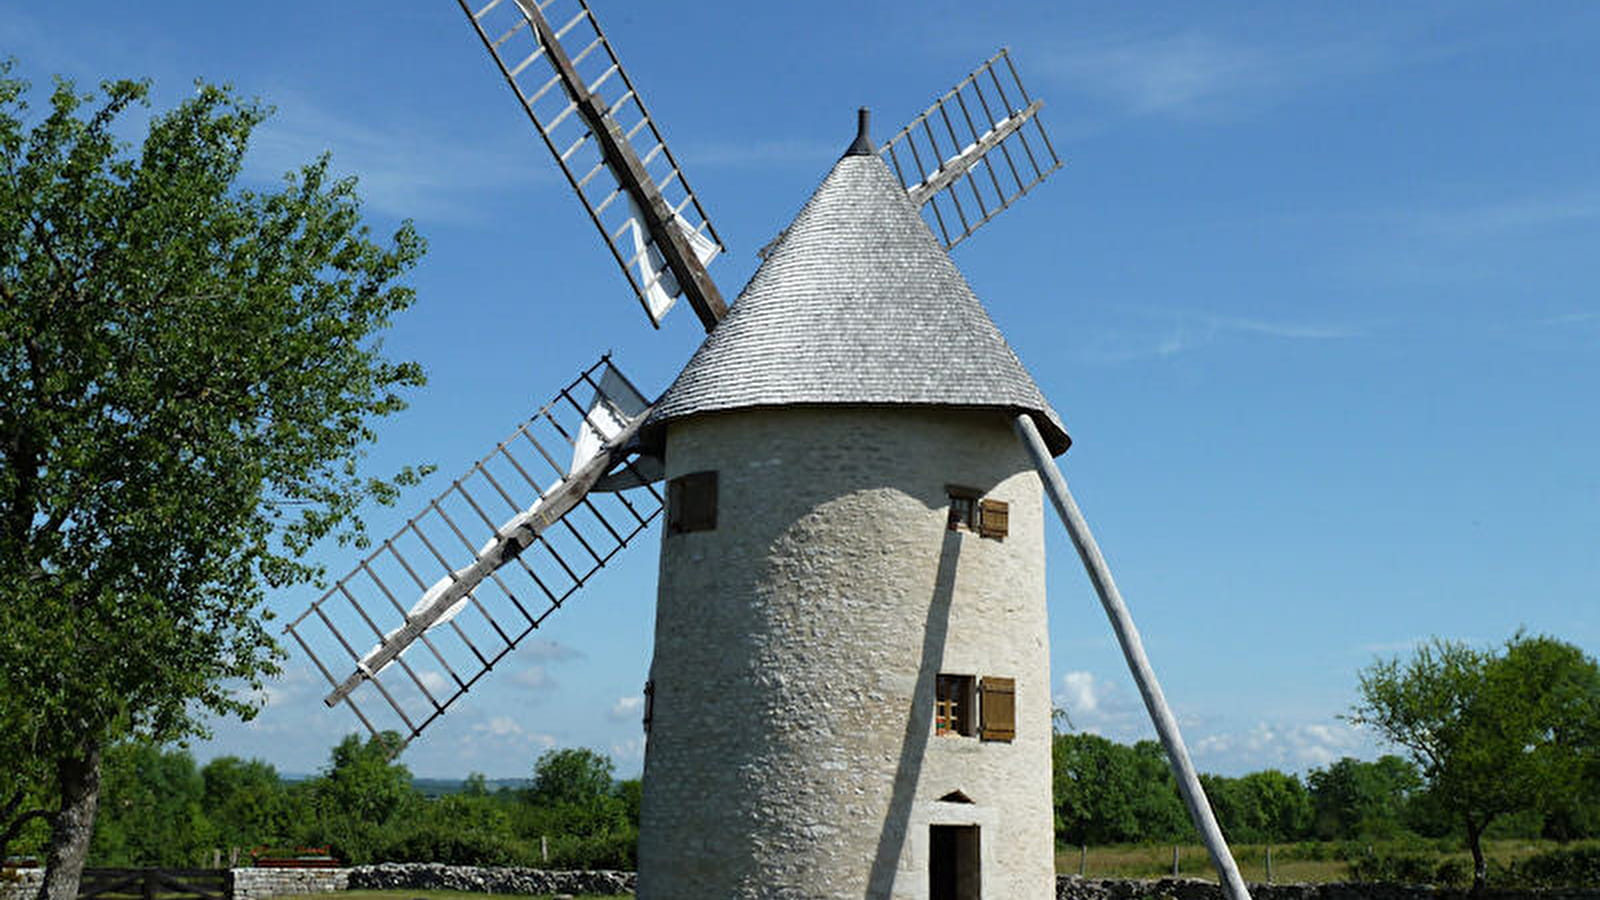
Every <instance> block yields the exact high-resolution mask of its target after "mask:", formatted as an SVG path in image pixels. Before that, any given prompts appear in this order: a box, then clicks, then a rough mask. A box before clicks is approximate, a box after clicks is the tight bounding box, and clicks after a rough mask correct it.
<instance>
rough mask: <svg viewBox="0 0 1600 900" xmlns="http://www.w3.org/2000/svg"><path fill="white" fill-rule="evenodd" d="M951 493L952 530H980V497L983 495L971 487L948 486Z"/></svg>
mask: <svg viewBox="0 0 1600 900" xmlns="http://www.w3.org/2000/svg"><path fill="white" fill-rule="evenodd" d="M947 490H948V491H949V493H950V522H949V526H950V530H951V531H977V530H978V498H979V497H981V496H983V495H982V494H980V493H979V492H977V491H974V490H971V489H969V488H961V487H951V488H947Z"/></svg>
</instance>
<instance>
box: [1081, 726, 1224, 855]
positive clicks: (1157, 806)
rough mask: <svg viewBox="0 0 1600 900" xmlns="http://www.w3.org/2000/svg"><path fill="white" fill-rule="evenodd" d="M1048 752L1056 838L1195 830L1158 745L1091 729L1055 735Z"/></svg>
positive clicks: (1128, 838) (1179, 834)
mask: <svg viewBox="0 0 1600 900" xmlns="http://www.w3.org/2000/svg"><path fill="white" fill-rule="evenodd" d="M1052 751H1053V757H1054V759H1053V762H1054V768H1055V771H1054V790H1055V797H1054V802H1055V809H1056V834H1057V836H1058V837H1059V838H1060V839H1062V840H1065V841H1067V842H1069V843H1074V844H1114V843H1124V842H1133V841H1152V840H1173V839H1184V838H1188V837H1190V836H1192V835H1193V833H1194V832H1193V827H1192V826H1191V825H1190V824H1189V816H1188V813H1187V812H1186V811H1185V809H1184V806H1183V800H1182V799H1181V798H1180V797H1179V796H1178V787H1177V783H1176V782H1175V781H1174V780H1173V778H1172V770H1171V767H1170V766H1169V765H1168V764H1167V758H1166V754H1165V752H1164V751H1163V750H1162V749H1161V745H1160V744H1157V743H1156V742H1154V741H1139V742H1138V743H1136V744H1134V745H1133V746H1131V747H1130V746H1126V745H1123V744H1118V743H1115V742H1113V741H1110V740H1107V739H1106V738H1103V737H1100V736H1099V735H1094V734H1057V735H1056V736H1055V743H1054V746H1053V748H1052Z"/></svg>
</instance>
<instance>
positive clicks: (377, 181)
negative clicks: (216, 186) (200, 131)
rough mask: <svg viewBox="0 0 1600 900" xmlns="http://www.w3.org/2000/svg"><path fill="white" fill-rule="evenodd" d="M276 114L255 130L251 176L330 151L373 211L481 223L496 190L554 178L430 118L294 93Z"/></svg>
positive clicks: (283, 96)
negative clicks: (369, 115) (358, 108)
mask: <svg viewBox="0 0 1600 900" xmlns="http://www.w3.org/2000/svg"><path fill="white" fill-rule="evenodd" d="M274 105H275V106H276V107H277V110H278V112H277V114H276V115H274V116H273V117H272V118H270V119H268V120H267V121H266V122H265V123H263V124H262V125H261V127H260V128H259V129H257V131H256V134H255V136H254V138H253V140H252V143H251V151H250V157H249V159H248V160H247V165H246V171H245V175H246V177H248V178H250V179H252V180H254V181H257V182H269V183H271V182H276V181H277V180H278V179H279V178H281V177H282V175H283V173H285V172H287V171H290V170H291V169H294V168H297V167H299V166H301V165H304V164H305V163H307V162H309V161H311V160H313V159H315V158H316V157H317V156H318V155H319V154H321V153H323V152H328V153H331V154H332V157H333V168H334V171H336V172H339V173H347V174H353V175H356V176H357V177H358V178H359V179H360V181H361V196H362V197H363V198H364V199H365V200H366V202H367V203H368V205H369V206H370V207H372V208H374V209H377V210H380V211H382V212H385V213H388V214H390V215H395V216H411V217H414V218H419V219H428V218H431V219H446V220H451V221H476V220H477V218H478V217H479V215H480V213H479V212H478V209H479V208H480V207H481V206H482V205H483V204H484V203H485V201H486V198H487V196H488V194H489V191H490V190H491V189H495V190H503V189H506V188H508V187H518V186H526V185H530V184H537V183H546V182H549V183H554V178H555V176H554V174H553V169H552V168H551V167H550V166H545V165H533V164H530V162H529V155H528V154H517V153H513V152H511V151H510V150H507V149H503V148H500V147H498V146H485V145H482V144H479V143H475V142H474V141H471V140H465V139H463V137H462V135H460V134H459V133H453V132H447V131H444V130H441V129H440V128H439V127H438V126H437V125H436V124H435V123H434V122H433V121H432V120H429V119H426V118H422V119H413V120H404V121H402V120H386V121H370V120H369V121H363V120H361V119H359V118H357V117H356V116H355V115H352V114H349V113H345V112H343V111H335V110H330V109H326V108H324V107H323V106H321V105H320V104H319V103H318V101H316V100H313V99H312V98H311V97H309V96H307V95H305V94H300V93H295V92H293V91H283V90H280V91H277V92H275V93H274Z"/></svg>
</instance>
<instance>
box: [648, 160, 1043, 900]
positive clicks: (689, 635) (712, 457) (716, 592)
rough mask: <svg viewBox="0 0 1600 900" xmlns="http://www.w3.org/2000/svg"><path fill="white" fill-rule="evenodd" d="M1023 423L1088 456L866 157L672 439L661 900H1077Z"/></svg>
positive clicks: (660, 434) (772, 266) (692, 396)
mask: <svg viewBox="0 0 1600 900" xmlns="http://www.w3.org/2000/svg"><path fill="white" fill-rule="evenodd" d="M863 138H864V135H863ZM1018 413H1025V414H1027V415H1029V416H1031V417H1032V418H1033V420H1034V421H1035V422H1036V424H1037V425H1038V428H1039V430H1040V431H1041V432H1043V433H1044V434H1046V435H1048V436H1049V437H1048V441H1049V443H1050V445H1051V447H1052V449H1053V450H1054V451H1056V452H1059V451H1062V450H1065V449H1066V447H1067V443H1068V439H1067V435H1066V432H1065V431H1064V430H1063V429H1062V427H1061V423H1060V421H1059V419H1058V418H1057V417H1056V414H1055V413H1054V412H1053V411H1052V410H1051V409H1050V406H1049V404H1047V403H1046V402H1045V400H1044V398H1043V397H1042V396H1041V395H1040V393H1039V390H1038V388H1037V387H1035V385H1034V383H1033V380H1032V379H1031V378H1030V377H1029V376H1028V373H1027V372H1026V371H1024V369H1023V367H1022V365H1021V363H1019V362H1018V360H1017V357H1016V355H1015V354H1014V353H1013V352H1012V351H1011V348H1010V347H1009V346H1007V344H1006V342H1005V339H1004V338H1003V337H1002V336H1001V335H1000V332H999V330H998V329H996V327H995V325H994V323H993V322H992V321H990V319H989V316H988V315H987V313H985V312H984V310H983V307H982V306H981V305H980V304H979V302H978V299H977V297H975V296H974V295H973V293H972V291H971V289H970V288H969V287H968V286H967V284H966V282H965V281H964V280H963V279H962V277H961V275H960V273H959V272H957V271H956V268H955V265H954V264H953V263H952V262H951V260H950V257H949V256H948V255H947V254H946V253H945V251H944V249H943V247H941V246H940V244H939V242H938V241H937V240H936V239H935V237H934V235H933V233H932V231H930V230H929V228H928V226H927V225H926V224H924V223H923V221H922V219H921V217H920V216H919V215H918V210H917V209H916V207H915V206H913V205H912V203H911V202H910V200H909V199H907V195H906V191H905V189H904V188H903V187H902V186H901V184H900V182H899V181H898V180H896V178H895V177H894V175H893V173H891V172H890V171H889V168H888V166H887V165H886V164H885V163H884V161H883V160H882V159H880V158H879V157H878V155H877V154H876V153H875V152H874V151H873V150H872V149H871V145H870V144H868V143H867V142H866V141H865V140H858V141H857V142H856V143H855V144H854V145H853V149H852V150H851V151H850V152H849V153H847V154H846V155H845V156H844V157H843V158H841V159H840V160H839V161H838V163H837V164H836V165H835V166H834V168H833V171H832V172H830V173H829V174H828V176H827V178H826V179H825V180H824V181H823V183H822V186H821V187H820V188H818V189H817V192H816V194H815V195H814V196H813V197H812V198H811V201H810V202H809V203H807V204H806V206H805V208H804V209H803V210H802V211H801V212H800V214H799V216H798V217H797V218H796V219H795V221H794V223H793V224H792V225H790V226H789V228H788V229H787V231H786V232H785V234H784V236H783V237H782V238H781V240H780V241H779V243H778V244H777V245H776V247H775V248H773V249H772V250H771V251H770V253H769V255H768V256H767V258H766V260H765V261H764V263H763V264H762V266H761V268H760V270H759V271H758V272H757V274H756V275H755V277H754V278H753V279H752V280H751V282H750V284H749V285H748V286H747V287H746V288H745V290H744V292H743V293H742V294H741V295H740V296H739V299H738V302H736V303H735V304H734V306H733V309H732V311H731V312H730V313H729V314H728V316H727V318H725V319H724V320H723V321H722V323H721V324H720V325H719V326H718V327H717V329H716V330H715V331H713V332H712V333H711V335H710V337H708V338H707V340H706V342H705V343H704V344H703V345H701V347H700V349H699V351H698V352H697V353H696V354H695V355H694V357H693V359H691V360H690V361H689V364H688V365H687V366H686V367H685V368H684V370H683V372H682V374H680V375H679V376H678V378H677V380H676V381H675V382H674V383H673V385H672V386H671V387H670V388H668V389H667V391H666V393H665V394H664V395H663V396H662V397H661V399H660V401H659V402H657V404H656V406H655V410H654V412H653V413H652V415H651V417H650V419H649V420H648V422H647V423H646V425H645V435H644V437H645V440H646V442H647V443H648V444H650V445H651V446H652V447H653V448H654V447H659V448H660V449H661V450H662V451H664V452H663V459H664V460H665V463H666V479H667V481H666V483H667V487H668V506H667V508H668V517H669V518H668V522H667V527H666V528H665V529H664V536H663V540H662V554H661V575H660V580H659V585H660V587H659V595H658V601H657V611H656V643H655V658H654V664H653V666H652V671H651V676H652V677H651V681H652V693H651V695H652V699H653V704H652V707H653V708H652V716H651V731H650V738H649V744H648V748H647V752H646V757H645V795H644V806H643V809H644V813H643V815H644V821H643V822H642V827H641V843H640V878H641V881H640V891H641V895H651V896H660V897H690V896H704V897H744V896H750V897H754V896H787V895H788V894H786V893H783V892H781V891H776V890H773V892H772V893H766V892H764V891H763V889H762V887H763V886H766V887H767V888H769V889H773V888H775V887H776V886H778V885H786V884H789V883H790V882H791V881H793V882H795V883H793V884H792V888H793V890H794V894H793V895H794V896H883V897H888V896H890V893H889V891H888V888H889V886H890V885H891V883H892V884H894V885H897V886H900V887H897V893H896V894H895V896H900V895H901V892H903V891H904V887H903V885H904V884H905V883H906V882H907V881H913V882H914V881H917V880H918V878H917V877H915V876H921V875H922V874H923V873H924V872H928V873H930V877H935V873H936V874H937V875H942V874H944V872H945V871H946V870H948V872H949V873H950V877H952V878H954V879H956V880H960V879H971V880H975V881H977V882H979V883H980V884H981V887H982V896H988V897H1014V898H1030V897H1038V898H1045V897H1052V896H1054V837H1053V833H1052V821H1053V819H1052V812H1051V807H1050V734H1051V703H1050V696H1049V682H1050V671H1049V648H1048V646H1047V640H1046V610H1045V587H1044V533H1043V525H1044V518H1043V513H1044V509H1043V499H1042V493H1041V490H1040V482H1039V478H1038V476H1037V475H1036V474H1035V472H1034V467H1033V463H1032V461H1031V460H1030V459H1029V457H1028V455H1027V452H1026V451H1025V450H1024V448H1023V447H1022V445H1021V444H1020V443H1019V442H1018V441H1017V438H1016V435H1015V433H1014V432H1013V430H1012V425H1011V422H1012V419H1013V418H1014V417H1015V416H1016V415H1017V414H1018ZM707 800H709V801H710V802H706V801H707ZM685 835H693V836H694V837H693V839H691V840H690V841H688V842H687V846H685V843H686V842H685V841H684V840H683V837H684V836H685ZM902 873H912V875H913V876H914V877H910V878H907V877H906V876H905V875H904V874H902ZM974 886H975V887H976V886H978V885H974ZM904 895H905V896H913V895H914V894H911V893H905V894H904ZM961 896H967V895H961ZM971 896H977V894H972V895H971Z"/></svg>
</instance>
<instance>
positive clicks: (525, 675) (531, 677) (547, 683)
mask: <svg viewBox="0 0 1600 900" xmlns="http://www.w3.org/2000/svg"><path fill="white" fill-rule="evenodd" d="M509 680H510V682H511V683H512V684H515V685H519V686H521V687H525V688H528V689H530V690H534V691H543V690H547V689H549V688H553V687H555V686H556V680H555V679H554V678H552V677H551V676H550V670H549V669H547V668H545V667H544V666H528V667H527V668H524V669H518V670H517V671H515V672H513V673H511V678H510V679H509Z"/></svg>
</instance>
